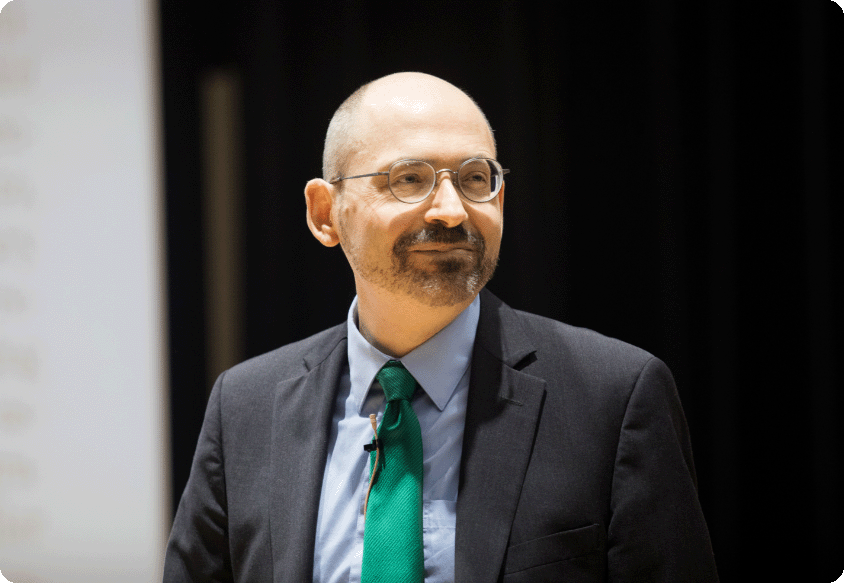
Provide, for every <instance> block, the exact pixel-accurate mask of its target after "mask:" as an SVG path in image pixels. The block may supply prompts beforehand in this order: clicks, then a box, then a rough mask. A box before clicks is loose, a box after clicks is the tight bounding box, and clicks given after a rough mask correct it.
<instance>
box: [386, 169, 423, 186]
mask: <svg viewBox="0 0 844 583" xmlns="http://www.w3.org/2000/svg"><path fill="white" fill-rule="evenodd" d="M391 178H392V180H393V184H399V185H401V184H419V183H421V182H422V177H421V176H419V174H417V173H415V172H403V173H398V174H396V173H394V175H393V176H392V177H391Z"/></svg>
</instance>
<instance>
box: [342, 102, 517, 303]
mask: <svg viewBox="0 0 844 583" xmlns="http://www.w3.org/2000/svg"><path fill="white" fill-rule="evenodd" d="M368 97H369V96H368ZM378 97H379V96H377V95H376V96H373V99H372V101H373V103H374V104H375V105H371V106H369V105H368V106H366V107H364V111H363V112H362V113H361V115H360V117H359V118H358V125H357V127H358V128H365V129H364V130H361V131H360V132H359V134H358V135H360V136H361V138H362V139H361V140H360V143H359V147H357V148H356V151H354V152H353V153H352V155H351V157H350V159H349V165H348V172H349V175H352V176H354V175H357V174H368V173H371V172H378V171H386V170H388V169H389V167H390V165H391V164H392V163H393V162H395V161H397V160H401V159H407V158H413V159H419V160H424V161H426V162H428V163H429V164H431V165H432V166H433V167H434V168H435V169H436V170H440V169H442V168H450V169H452V170H457V169H458V168H459V167H460V165H461V164H462V163H463V162H464V161H465V160H467V159H469V158H474V157H485V158H494V157H495V145H494V143H493V140H492V136H491V135H490V132H489V129H488V127H487V124H486V122H485V120H484V119H483V117H482V115H481V114H480V112H479V111H478V110H477V108H476V107H475V106H474V104H473V103H472V102H471V101H470V100H469V99H468V98H466V97H465V96H464V95H463V94H462V93H455V94H454V95H445V96H442V95H439V96H421V97H418V98H416V99H414V98H407V97H404V98H401V97H396V96H393V97H392V99H390V98H389V96H388V98H386V99H384V100H383V101H379V100H378ZM437 176H438V178H437V184H436V186H435V188H434V192H432V193H431V194H430V195H429V196H428V198H427V199H425V200H424V201H422V202H420V203H414V204H407V203H404V202H401V201H399V200H397V199H396V198H395V197H394V196H393V195H392V193H391V192H390V189H389V187H388V184H387V183H388V180H387V177H386V176H378V177H372V178H356V179H353V180H347V181H344V183H343V188H342V190H339V192H338V193H337V194H335V204H334V205H333V208H332V215H333V223H334V225H336V228H337V234H338V237H339V240H340V244H341V246H342V248H343V251H344V252H345V254H346V257H347V258H348V260H349V263H350V265H351V266H352V270H353V271H354V274H355V280H356V284H357V288H358V294H361V293H366V291H367V290H368V289H371V288H373V287H375V288H381V289H383V290H387V291H389V292H392V293H396V294H401V295H405V296H409V297H412V298H414V299H416V300H417V301H420V302H421V303H424V304H426V305H429V306H450V305H455V304H460V303H466V302H468V301H471V300H472V299H473V298H474V297H475V295H476V294H477V293H478V292H479V291H480V289H481V288H482V287H483V286H484V285H485V284H486V283H487V282H488V281H489V279H490V278H491V277H492V274H493V272H494V270H495V266H496V264H497V262H498V253H499V249H500V245H501V234H502V227H503V216H502V209H503V206H502V205H503V194H504V192H503V188H502V191H501V192H500V193H499V195H498V196H497V197H496V198H495V199H494V200H492V201H490V202H484V203H475V202H471V201H469V200H467V199H466V198H464V197H463V196H462V195H461V194H460V192H459V190H458V188H457V186H456V184H455V182H454V181H456V176H455V175H454V174H450V173H448V172H442V173H439V174H438V175H437Z"/></svg>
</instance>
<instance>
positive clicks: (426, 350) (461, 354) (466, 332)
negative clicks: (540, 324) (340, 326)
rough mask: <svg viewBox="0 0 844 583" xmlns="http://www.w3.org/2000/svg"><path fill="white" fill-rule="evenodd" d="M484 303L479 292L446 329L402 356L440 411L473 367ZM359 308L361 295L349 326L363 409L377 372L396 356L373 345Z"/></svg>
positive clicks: (352, 370) (354, 379)
mask: <svg viewBox="0 0 844 583" xmlns="http://www.w3.org/2000/svg"><path fill="white" fill-rule="evenodd" d="M480 306H481V299H480V295H478V296H475V299H474V300H472V303H471V304H469V306H468V307H467V308H466V309H465V310H463V311H462V312H460V314H458V316H457V317H456V318H455V319H454V320H452V321H451V322H450V323H449V324H448V325H447V326H446V327H445V328H443V329H442V330H440V331H439V332H437V333H436V334H434V336H432V337H431V338H429V339H428V340H426V341H425V342H424V343H422V344H421V345H419V346H417V347H416V348H415V349H413V350H412V351H411V352H409V353H408V354H406V355H405V356H404V357H402V358H401V359H399V360H401V362H402V364H403V365H404V367H405V368H406V369H407V370H408V371H409V372H410V374H412V375H413V378H415V379H416V380H417V382H418V383H419V384H420V385H421V386H422V389H424V391H425V392H426V393H427V394H428V396H429V397H431V400H432V401H433V402H434V404H435V405H436V406H437V408H438V409H439V410H440V411H442V410H443V409H444V408H445V406H446V404H447V403H448V401H449V399H451V395H452V393H453V392H454V389H455V388H456V387H457V383H459V382H460V379H461V378H463V375H464V374H466V370H467V369H468V368H469V364H470V362H471V360H472V347H473V346H474V344H475V333H476V332H477V330H478V319H479V317H480V312H481V310H480ZM357 307H358V298H357V296H355V299H354V300H352V305H351V307H350V308H349V316H348V318H347V321H346V325H347V328H348V339H349V341H348V356H349V376H350V380H351V385H352V386H351V391H352V396H353V397H354V399H355V402H356V403H357V409H358V411H360V410H361V407H363V401H364V399H365V398H366V395H367V393H368V392H369V387H370V385H372V381H373V380H375V375H376V374H378V371H379V370H381V367H382V366H384V364H386V362H387V361H388V360H394V359H393V358H392V357H391V356H388V355H386V354H384V353H383V352H381V351H380V350H378V349H377V348H375V347H374V346H372V345H371V344H370V343H369V342H368V341H367V340H366V338H364V337H363V335H362V334H361V333H360V330H358V327H357V323H356V322H355V320H356V319H357V318H356V314H357Z"/></svg>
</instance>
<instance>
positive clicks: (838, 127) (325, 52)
mask: <svg viewBox="0 0 844 583" xmlns="http://www.w3.org/2000/svg"><path fill="white" fill-rule="evenodd" d="M537 6H538V4H537V5H534V4H533V3H516V2H501V1H499V2H495V1H493V2H485V3H458V2H426V3H398V2H397V3H392V4H389V5H381V4H378V3H365V2H333V3H322V2H313V1H312V2H307V3H283V2H278V1H270V0H251V1H245V2H239V3H227V4H225V8H224V9H220V10H219V11H217V10H214V9H211V8H209V4H207V3H204V2H197V1H195V0H190V1H184V0H182V1H179V2H176V1H174V0H163V1H162V2H161V26H162V66H163V73H164V84H163V102H164V117H165V135H164V138H165V144H166V193H167V203H166V212H167V237H168V255H167V257H168V273H169V311H170V321H171V324H170V326H171V327H170V358H171V368H172V372H171V383H172V439H173V456H172V460H173V497H174V498H173V499H174V508H175V503H176V502H177V501H178V498H179V496H180V495H181V492H182V489H183V488H184V484H185V481H186V479H187V475H188V472H189V468H190V462H191V457H192V455H193V450H194V447H195V444H196V438H197V435H198V432H199V428H200V424H201V422H202V417H203V412H204V407H205V402H206V398H207V394H208V391H209V388H210V387H209V386H208V382H207V379H206V375H205V372H204V370H205V367H206V364H207V362H206V360H207V354H206V349H205V348H204V345H203V336H204V333H205V321H206V320H205V317H206V313H205V311H206V307H205V300H204V285H205V283H204V282H205V277H206V275H207V274H205V273H204V271H203V265H204V259H205V258H204V257H203V237H204V236H206V235H208V233H203V223H202V221H201V211H202V204H203V198H202V192H203V184H202V173H201V172H200V166H201V156H202V142H201V139H200V138H201V129H200V128H201V121H202V120H201V108H200V85H201V81H202V79H203V76H206V75H208V74H209V72H210V71H214V70H225V71H228V72H230V73H233V74H234V75H236V77H237V78H238V79H239V80H240V83H241V87H242V111H241V115H240V117H239V119H238V121H239V122H240V123H241V124H242V128H243V140H242V148H243V149H242V152H243V159H242V163H243V188H242V192H241V193H240V196H241V200H242V204H243V209H244V219H243V223H242V228H243V233H244V245H243V249H242V255H241V261H242V269H243V281H242V282H240V283H241V284H242V286H243V289H244V290H245V302H244V305H243V311H244V319H243V320H244V321H243V326H244V334H245V347H244V353H245V354H244V356H252V355H256V354H259V353H262V352H265V351H267V350H270V349H272V348H275V347H277V346H279V345H282V344H285V343H288V342H290V341H293V340H296V339H299V338H302V337H305V336H307V335H309V334H311V333H314V332H316V331H319V330H321V329H323V328H326V327H328V326H330V325H333V324H336V323H339V322H341V321H342V320H343V319H344V317H345V315H346V311H347V309H348V305H349V302H350V301H351V298H352V297H353V294H354V287H353V280H352V277H351V272H350V270H349V268H348V266H347V264H346V263H345V259H344V258H343V256H342V253H341V251H340V250H339V248H335V249H331V250H327V249H325V248H324V247H322V246H321V245H320V244H319V243H317V242H316V240H315V239H313V237H312V236H311V235H310V233H309V232H308V231H307V228H306V226H305V220H304V214H305V213H304V211H305V207H304V200H303V195H302V192H303V188H304V185H305V182H306V181H307V180H308V179H310V178H312V177H316V176H319V175H320V174H321V152H322V140H323V138H324V134H325V130H326V127H327V125H328V121H329V119H330V117H331V115H332V113H333V111H334V109H336V107H337V106H338V105H339V104H340V103H341V102H342V101H343V99H344V98H345V97H346V96H348V95H349V94H350V93H351V92H352V91H353V90H354V89H355V88H357V87H358V86H359V85H361V84H363V83H365V82H367V81H370V80H372V79H374V78H377V77H380V76H382V75H384V74H388V73H392V72H396V71H402V70H418V71H424V72H427V73H431V74H434V75H437V76H440V77H442V78H444V79H446V80H448V81H451V82H452V83H454V84H456V85H458V86H460V87H461V88H463V89H465V90H466V91H467V92H468V93H469V94H470V95H472V96H473V97H474V98H475V99H476V100H477V101H478V103H479V104H480V105H481V107H482V108H483V109H484V111H485V112H486V114H487V116H488V118H489V120H490V123H491V124H492V126H493V128H495V130H496V137H497V140H498V145H499V154H498V158H499V160H501V161H502V163H503V165H504V166H505V167H507V168H510V169H511V174H510V175H509V176H508V179H507V205H506V215H505V216H506V220H505V236H504V242H503V247H502V252H501V263H500V267H499V270H498V271H497V273H496V276H495V277H494V279H493V280H492V282H491V283H490V284H489V288H490V289H491V290H492V291H493V292H494V293H496V294H497V295H498V296H499V297H501V298H502V299H503V300H504V301H506V302H507V303H509V304H510V305H512V306H513V307H516V308H519V309H523V310H527V311H530V312H535V313H538V314H542V315H545V316H549V317H552V318H555V319H559V320H563V321H566V322H569V323H572V324H575V325H579V326H585V327H588V328H592V329H595V330H598V331H599V332H602V333H604V334H606V335H609V336H614V337H617V338H621V339H623V340H625V341H627V342H630V343H632V344H635V345H638V346H641V347H643V348H645V349H646V350H648V351H650V352H652V353H654V354H656V355H657V356H659V357H660V358H662V359H663V360H665V361H666V362H667V363H668V365H669V366H670V367H671V369H672V370H673V372H674V374H675V377H676V379H677V382H678V386H679V391H680V396H681V399H682V401H683V403H684V407H685V410H686V415H687V418H688V421H689V425H690V428H691V434H692V440H693V445H694V451H695V460H696V465H697V470H698V475H699V482H700V499H701V503H702V505H703V509H704V512H705V515H706V517H707V521H708V523H709V527H710V531H711V535H712V541H713V546H714V549H715V555H716V560H717V562H718V565H719V571H720V574H721V578H722V580H723V581H739V580H742V579H743V578H745V577H748V576H756V577H759V578H760V579H762V578H767V577H768V576H773V577H776V576H777V575H779V576H780V577H791V578H793V579H794V580H800V581H811V582H814V581H820V582H830V581H833V580H835V579H837V578H838V577H839V576H840V575H841V571H842V569H844V560H842V549H844V537H842V525H844V513H842V504H841V484H842V456H844V451H843V449H844V448H842V429H841V423H840V420H841V417H842V414H844V407H842V397H841V392H840V391H839V388H840V387H841V373H842V360H844V349H843V348H844V346H843V345H844V343H843V342H842V337H841V330H842V324H844V322H842V312H843V311H842V307H841V298H842V293H841V292H842V265H844V257H842V249H844V245H842V234H841V229H840V225H839V223H840V219H841V217H842V210H844V209H842V193H843V192H844V190H842V186H844V185H842V178H841V166H842V162H844V145H843V143H842V129H844V123H842V109H841V108H842V105H844V94H842V84H841V77H842V74H844V58H843V57H844V43H842V25H844V15H842V11H841V8H839V7H838V6H837V5H836V4H834V3H833V2H831V1H830V0H806V1H803V2H784V3H767V2H765V3H750V2H728V1H725V0H704V1H703V2H671V1H669V0H646V1H644V2H639V3H632V2H626V3H613V4H610V3H606V2H567V3H560V4H558V5H557V6H556V8H555V9H554V10H553V11H548V10H543V9H540V8H538V7H537ZM210 235H211V236H213V233H211V234H210ZM680 527H681V526H680V525H678V528H680ZM787 573H794V575H788V574H787Z"/></svg>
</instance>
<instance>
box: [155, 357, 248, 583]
mask: <svg viewBox="0 0 844 583" xmlns="http://www.w3.org/2000/svg"><path fill="white" fill-rule="evenodd" d="M224 374H225V373H224ZM223 376H224V375H221V376H220V378H218V379H217V382H216V383H215V385H214V388H213V390H212V391H211V397H210V399H209V401H208V408H207V409H206V412H205V420H204V422H203V424H202V431H201V432H200V434H199V441H198V443H197V446H196V453H195V454H194V458H193V465H192V466H191V472H190V477H189V478H188V483H187V486H186V487H185V491H184V493H183V494H182V499H181V502H180V503H179V508H178V510H177V511H176V518H175V520H174V522H173V529H172V531H171V533H170V540H169V542H168V544H167V552H166V555H165V559H164V583H183V582H184V583H187V582H199V581H203V582H220V583H222V582H229V581H233V580H234V579H233V576H232V569H231V556H230V552H229V536H228V508H227V502H226V481H225V472H224V460H223V443H222V440H223V435H222V424H221V391H222V385H223Z"/></svg>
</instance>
